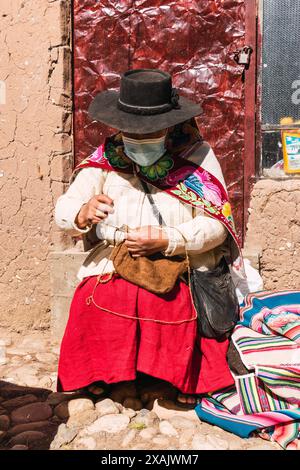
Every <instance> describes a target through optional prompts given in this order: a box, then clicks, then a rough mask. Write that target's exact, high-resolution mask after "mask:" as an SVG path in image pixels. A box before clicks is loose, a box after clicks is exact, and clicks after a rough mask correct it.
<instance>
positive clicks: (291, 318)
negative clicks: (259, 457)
mask: <svg viewBox="0 0 300 470" xmlns="http://www.w3.org/2000/svg"><path fill="white" fill-rule="evenodd" d="M232 340H233V342H234V344H235V346H236V348H237V350H238V352H239V354H240V357H241V360H242V361H243V363H244V365H245V366H246V368H247V369H248V370H249V374H246V375H241V376H236V377H235V386H234V387H230V388H228V389H226V390H220V391H218V392H215V393H212V394H210V395H209V396H206V397H205V398H203V399H202V401H201V403H200V404H199V405H197V407H196V408H195V411H196V413H197V414H198V416H199V418H200V419H201V420H203V421H207V422H209V423H211V424H214V425H216V426H219V427H221V428H223V429H225V430H226V431H229V432H232V433H234V434H237V435H238V436H240V437H245V438H246V437H249V436H251V435H254V434H257V435H259V436H261V437H262V438H264V439H268V440H272V441H275V442H277V443H278V444H280V445H281V446H282V447H283V448H284V449H289V450H293V449H298V448H299V449H300V441H299V438H300V291H276V292H270V291H259V292H254V293H253V292H252V293H250V294H248V295H247V296H246V297H245V299H244V302H243V304H242V305H241V321H240V322H239V324H238V325H237V326H236V328H235V330H234V332H233V335H232Z"/></svg>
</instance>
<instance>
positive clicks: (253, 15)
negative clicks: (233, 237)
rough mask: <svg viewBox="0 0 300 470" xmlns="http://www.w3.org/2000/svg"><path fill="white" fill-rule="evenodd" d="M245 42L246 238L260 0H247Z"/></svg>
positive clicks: (254, 165)
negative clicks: (248, 55) (249, 49)
mask: <svg viewBox="0 0 300 470" xmlns="http://www.w3.org/2000/svg"><path fill="white" fill-rule="evenodd" d="M245 9H246V11H245V44H247V45H250V46H251V47H252V49H253V52H252V54H251V62H250V67H249V69H248V70H246V71H245V150H244V152H245V153H244V155H245V157H244V158H245V160H244V208H243V209H244V226H243V233H244V236H243V239H244V240H245V236H246V229H247V222H248V216H249V212H248V209H249V206H250V197H251V190H252V188H253V185H254V183H255V181H256V177H257V174H258V171H257V158H256V135H257V132H256V130H257V129H256V125H257V122H256V109H257V59H258V55H257V42H258V41H257V38H258V2H257V0H245Z"/></svg>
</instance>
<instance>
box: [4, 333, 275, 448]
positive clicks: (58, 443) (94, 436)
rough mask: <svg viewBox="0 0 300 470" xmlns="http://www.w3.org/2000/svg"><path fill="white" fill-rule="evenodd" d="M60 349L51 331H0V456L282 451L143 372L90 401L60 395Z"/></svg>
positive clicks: (80, 395)
mask: <svg viewBox="0 0 300 470" xmlns="http://www.w3.org/2000/svg"><path fill="white" fill-rule="evenodd" d="M58 354H59V344H58V343H55V342H54V341H53V339H52V338H51V336H50V333H49V332H48V331H38V332H30V333H29V334H27V335H24V334H23V335H21V334H18V333H7V331H5V330H4V329H3V328H2V329H1V328H0V378H1V379H0V450H4V449H13V450H17V449H20V450H22V449H24V450H27V449H34V450H38V449H61V450H67V449H90V450H93V449H99V450H101V449H103V450H117V449H119V450H120V449H124V450H127V449H133V450H139V449H147V450H206V449H207V450H227V449H228V450H280V447H279V446H278V445H277V444H275V443H271V442H268V441H264V440H262V439H260V438H258V437H252V438H249V439H240V438H239V437H237V436H234V435H233V434H230V433H227V432H225V431H223V430H222V429H220V428H217V427H215V426H211V425H209V424H207V423H203V422H201V421H200V420H199V418H198V417H197V415H196V413H195V411H194V410H193V408H192V407H190V406H189V407H182V406H178V405H176V404H175V402H174V400H175V398H176V393H177V392H176V390H175V389H174V388H173V387H172V386H170V385H169V384H168V383H167V382H164V381H162V380H158V379H154V378H152V377H149V376H146V375H144V374H139V375H138V378H137V380H136V381H134V382H122V383H119V384H113V385H112V386H111V387H110V388H109V389H108V390H106V392H105V393H104V395H102V396H101V397H100V398H98V399H94V398H93V399H91V398H90V397H89V396H88V395H87V394H86V393H85V392H84V391H78V392H72V393H57V392H56V371H57V362H58Z"/></svg>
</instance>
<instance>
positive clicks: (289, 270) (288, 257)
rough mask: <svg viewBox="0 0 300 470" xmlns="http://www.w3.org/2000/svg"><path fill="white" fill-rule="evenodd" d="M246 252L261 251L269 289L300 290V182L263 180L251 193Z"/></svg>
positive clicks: (262, 267)
mask: <svg viewBox="0 0 300 470" xmlns="http://www.w3.org/2000/svg"><path fill="white" fill-rule="evenodd" d="M249 212H250V215H249V220H248V224H247V236H246V243H245V248H246V249H247V247H249V248H250V249H253V248H257V249H258V251H261V256H260V271H261V275H262V277H263V279H264V287H265V288H266V289H271V290H273V289H300V283H299V278H300V180H299V179H298V180H297V179H294V180H293V179H286V180H272V179H261V180H259V181H257V182H256V184H255V185H254V188H253V190H252V193H251V204H250V208H249Z"/></svg>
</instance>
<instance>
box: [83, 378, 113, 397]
mask: <svg viewBox="0 0 300 470" xmlns="http://www.w3.org/2000/svg"><path fill="white" fill-rule="evenodd" d="M110 388H111V387H110V385H109V384H105V383H103V382H93V383H92V384H90V385H88V386H87V387H85V388H84V393H85V394H86V395H88V396H89V397H90V398H93V399H94V400H98V399H99V398H103V397H105V396H107V394H108V392H109V391H110Z"/></svg>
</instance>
